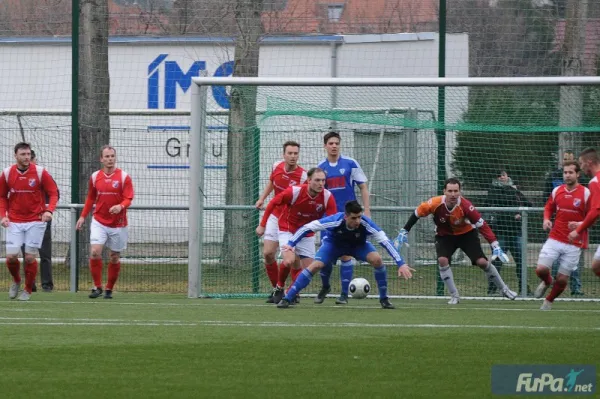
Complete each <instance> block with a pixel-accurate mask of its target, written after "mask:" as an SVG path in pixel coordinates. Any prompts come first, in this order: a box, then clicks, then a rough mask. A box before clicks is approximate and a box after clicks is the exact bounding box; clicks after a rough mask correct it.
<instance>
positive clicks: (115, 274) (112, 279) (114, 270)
mask: <svg viewBox="0 0 600 399" xmlns="http://www.w3.org/2000/svg"><path fill="white" fill-rule="evenodd" d="M120 271H121V262H119V263H109V264H108V282H107V283H106V289H107V290H112V289H113V287H114V286H115V283H116V282H117V279H118V278H119V272H120Z"/></svg>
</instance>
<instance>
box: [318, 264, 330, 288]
mask: <svg viewBox="0 0 600 399" xmlns="http://www.w3.org/2000/svg"><path fill="white" fill-rule="evenodd" d="M332 272H333V263H328V264H326V265H325V266H323V268H322V269H321V271H320V272H319V274H320V275H321V282H322V283H323V287H325V288H327V287H330V286H331V273H332Z"/></svg>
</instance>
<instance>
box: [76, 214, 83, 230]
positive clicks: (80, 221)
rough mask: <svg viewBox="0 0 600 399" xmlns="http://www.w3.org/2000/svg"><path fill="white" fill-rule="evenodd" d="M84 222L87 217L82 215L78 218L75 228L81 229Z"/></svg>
mask: <svg viewBox="0 0 600 399" xmlns="http://www.w3.org/2000/svg"><path fill="white" fill-rule="evenodd" d="M84 223H85V219H84V218H83V217H80V218H79V219H77V223H75V230H81V227H83V224H84Z"/></svg>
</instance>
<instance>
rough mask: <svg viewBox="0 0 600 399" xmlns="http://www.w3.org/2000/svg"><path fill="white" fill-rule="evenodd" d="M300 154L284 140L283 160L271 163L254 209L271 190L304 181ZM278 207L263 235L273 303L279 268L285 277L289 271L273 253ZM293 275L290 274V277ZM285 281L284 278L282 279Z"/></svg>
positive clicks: (276, 240)
mask: <svg viewBox="0 0 600 399" xmlns="http://www.w3.org/2000/svg"><path fill="white" fill-rule="evenodd" d="M299 155H300V144H299V143H297V142H295V141H286V142H285V143H283V161H277V162H275V163H274V164H273V170H272V172H271V176H270V177H269V183H267V186H266V187H265V190H264V191H263V193H262V194H261V196H260V197H259V198H258V201H256V204H255V206H256V209H262V208H263V204H264V202H265V200H266V199H267V197H268V196H269V194H271V191H275V195H277V194H279V193H281V192H282V191H283V190H285V189H286V188H288V187H291V186H297V185H300V184H304V182H306V179H307V176H306V171H305V170H304V169H303V168H301V167H300V166H299V165H298V157H299ZM279 213H280V209H279V208H276V209H275V210H274V211H273V213H272V214H271V216H270V217H269V219H268V220H267V225H266V229H265V233H264V236H263V256H264V258H265V270H266V272H267V276H268V277H269V281H271V285H272V287H273V292H271V295H269V299H267V303H273V294H274V292H275V288H276V286H277V281H278V279H279V270H280V269H283V270H282V273H283V274H285V277H286V278H287V276H288V275H289V273H290V268H289V267H288V268H286V267H285V266H283V265H281V266H278V265H277V260H276V259H275V254H276V253H277V248H278V247H279V228H278V226H277V223H278V222H277V218H278V217H279ZM293 277H294V275H292V278H293ZM284 281H285V279H284Z"/></svg>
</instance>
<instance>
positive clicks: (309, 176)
mask: <svg viewBox="0 0 600 399" xmlns="http://www.w3.org/2000/svg"><path fill="white" fill-rule="evenodd" d="M319 172H322V173H325V171H324V170H323V169H321V168H310V169H309V170H308V172H306V176H307V177H308V178H309V179H310V178H311V177H312V176H313V175H314V174H315V173H319Z"/></svg>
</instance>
